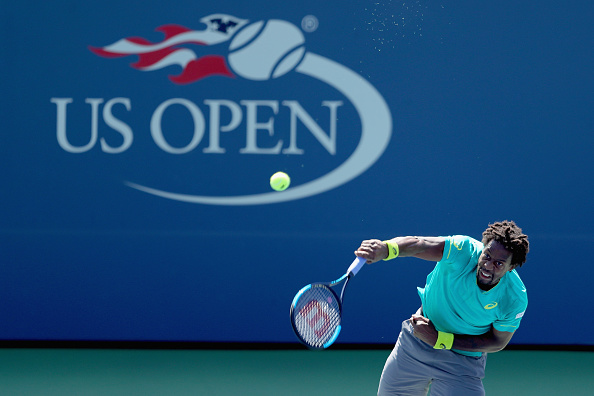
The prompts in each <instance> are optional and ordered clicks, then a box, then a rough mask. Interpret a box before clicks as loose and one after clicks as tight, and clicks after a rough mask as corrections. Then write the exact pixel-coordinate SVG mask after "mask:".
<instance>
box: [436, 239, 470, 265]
mask: <svg viewBox="0 0 594 396" xmlns="http://www.w3.org/2000/svg"><path fill="white" fill-rule="evenodd" d="M477 242H478V241H476V240H474V239H472V238H471V237H468V236H465V235H453V236H448V237H445V245H444V247H443V257H442V258H441V261H440V263H441V264H445V265H451V264H457V265H462V266H464V265H465V264H466V263H468V261H469V259H470V258H471V257H472V256H473V255H474V254H475V252H476V251H477Z"/></svg>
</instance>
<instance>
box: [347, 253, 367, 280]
mask: <svg viewBox="0 0 594 396" xmlns="http://www.w3.org/2000/svg"><path fill="white" fill-rule="evenodd" d="M366 261H367V260H366V259H364V258H361V257H356V258H355V260H354V261H353V263H352V264H351V266H350V267H349V269H348V270H347V275H350V274H353V276H355V275H357V272H359V270H360V269H361V267H363V266H364V265H365V262H366Z"/></svg>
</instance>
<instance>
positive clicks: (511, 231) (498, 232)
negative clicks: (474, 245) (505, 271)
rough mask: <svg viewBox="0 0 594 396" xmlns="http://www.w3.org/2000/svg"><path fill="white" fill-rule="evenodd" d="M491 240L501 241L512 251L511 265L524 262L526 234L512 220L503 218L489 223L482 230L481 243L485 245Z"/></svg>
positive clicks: (519, 265)
mask: <svg viewBox="0 0 594 396" xmlns="http://www.w3.org/2000/svg"><path fill="white" fill-rule="evenodd" d="M492 240H495V241H497V242H499V243H501V244H502V245H503V246H504V247H505V249H506V250H508V251H510V252H511V253H512V261H511V264H512V266H514V267H515V266H518V267H521V266H522V264H524V263H525V262H526V255H527V254H528V250H529V243H528V236H527V235H525V234H523V233H522V229H521V228H520V227H518V226H517V225H516V223H514V222H513V221H508V220H504V221H498V222H496V223H493V224H489V227H487V229H486V230H485V231H484V232H483V244H484V245H486V244H488V243H489V242H491V241H492Z"/></svg>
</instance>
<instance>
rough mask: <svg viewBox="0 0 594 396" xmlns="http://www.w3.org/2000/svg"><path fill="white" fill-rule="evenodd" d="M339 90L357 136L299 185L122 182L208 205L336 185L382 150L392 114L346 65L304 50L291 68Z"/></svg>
mask: <svg viewBox="0 0 594 396" xmlns="http://www.w3.org/2000/svg"><path fill="white" fill-rule="evenodd" d="M295 70H296V71H297V72H299V73H302V74H305V75H308V76H311V77H313V78H316V79H318V80H320V81H322V82H325V83H326V84H328V85H330V86H332V87H333V88H335V89H336V90H337V91H339V92H341V93H342V94H343V95H344V96H346V97H347V98H348V100H349V101H350V102H351V103H352V104H353V105H354V107H355V108H356V109H357V112H358V113H359V118H360V119H361V129H362V130H361V140H360V141H359V144H358V145H357V148H356V149H355V151H353V154H351V156H350V157H349V158H347V160H346V161H345V162H343V163H342V164H341V165H340V166H339V167H337V168H335V169H334V170H332V171H330V172H329V173H327V174H325V175H323V176H321V177H319V178H317V179H314V180H312V181H310V182H308V183H305V184H303V185H300V186H297V187H293V188H289V189H288V190H285V191H283V192H269V193H264V194H253V195H242V196H220V197H217V196H201V195H188V194H180V193H174V192H168V191H163V190H158V189H155V188H151V187H146V186H142V185H140V184H136V183H133V182H125V184H127V185H128V186H130V187H132V188H135V189H137V190H140V191H143V192H146V193H149V194H153V195H156V196H159V197H163V198H167V199H173V200H176V201H182V202H190V203H199V204H208V205H228V206H232V205H261V204H271V203H277V202H286V201H293V200H296V199H301V198H306V197H310V196H312V195H317V194H320V193H322V192H325V191H329V190H332V189H334V188H336V187H339V186H341V185H343V184H345V183H347V182H349V181H350V180H352V179H354V178H355V177H357V176H359V175H360V174H362V173H363V172H365V171H366V170H367V169H369V167H371V166H372V165H373V164H374V163H375V162H376V161H377V160H378V159H379V158H380V157H381V155H382V154H383V153H384V151H385V149H386V147H387V146H388V143H389V141H390V136H391V134H392V116H391V114H390V109H389V108H388V105H387V104H386V102H385V101H384V99H383V98H382V96H381V95H380V94H379V92H378V91H377V90H376V89H375V88H374V87H373V86H372V85H371V84H370V83H369V82H367V81H366V80H365V79H363V78H362V77H361V76H359V75H358V74H357V73H355V72H353V71H352V70H350V69H348V68H347V67H345V66H343V65H341V64H339V63H337V62H334V61H332V60H330V59H326V58H324V57H322V56H319V55H316V54H313V53H311V52H308V53H306V54H305V57H304V58H303V61H302V62H301V64H300V65H299V66H297V68H296V69H295Z"/></svg>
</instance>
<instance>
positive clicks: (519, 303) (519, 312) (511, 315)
mask: <svg viewBox="0 0 594 396" xmlns="http://www.w3.org/2000/svg"><path fill="white" fill-rule="evenodd" d="M521 293H523V294H524V295H523V296H522V295H520V296H518V299H516V300H515V301H514V303H513V305H512V306H511V307H510V308H509V309H508V310H506V311H507V313H505V314H504V315H503V316H502V317H501V318H500V319H497V320H496V321H495V322H494V323H493V327H494V328H495V329H496V330H499V331H509V332H514V331H516V330H517V329H518V327H520V322H521V321H522V318H523V317H524V313H525V312H526V308H527V307H528V299H527V298H526V289H524V290H522V291H521Z"/></svg>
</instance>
